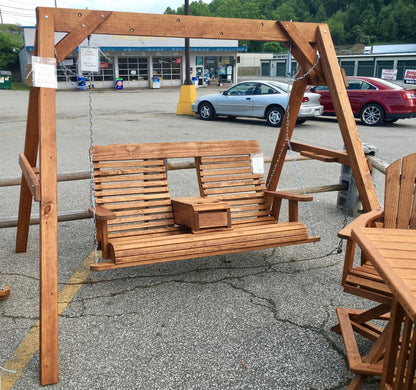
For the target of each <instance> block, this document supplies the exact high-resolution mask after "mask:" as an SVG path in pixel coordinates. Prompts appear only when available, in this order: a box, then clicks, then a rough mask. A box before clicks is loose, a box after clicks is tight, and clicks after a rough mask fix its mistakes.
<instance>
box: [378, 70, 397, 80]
mask: <svg viewBox="0 0 416 390" xmlns="http://www.w3.org/2000/svg"><path fill="white" fill-rule="evenodd" d="M381 78H382V79H384V80H396V79H397V69H382V70H381Z"/></svg>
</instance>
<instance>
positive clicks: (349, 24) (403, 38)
mask: <svg viewBox="0 0 416 390" xmlns="http://www.w3.org/2000/svg"><path fill="white" fill-rule="evenodd" d="M165 13H166V14H179V15H183V14H184V7H179V8H178V9H176V10H173V9H171V8H169V7H168V8H167V9H166V11H165ZM189 14H190V15H199V16H217V17H226V18H249V19H268V20H293V21H299V22H314V23H327V24H328V25H329V29H330V31H331V35H332V39H333V41H334V44H335V45H338V46H339V45H351V46H352V45H354V44H357V43H360V44H364V45H374V44H381V43H414V42H416V17H415V15H416V6H415V1H414V0H393V1H386V0H366V1H363V0H213V1H211V3H209V4H207V3H205V2H204V1H202V0H198V1H192V2H190V4H189ZM240 44H247V47H248V50H249V51H266V52H270V51H276V50H273V49H279V47H280V46H279V45H277V44H274V43H273V44H272V45H270V43H268V44H267V45H264V43H262V42H240ZM277 51H279V50H277Z"/></svg>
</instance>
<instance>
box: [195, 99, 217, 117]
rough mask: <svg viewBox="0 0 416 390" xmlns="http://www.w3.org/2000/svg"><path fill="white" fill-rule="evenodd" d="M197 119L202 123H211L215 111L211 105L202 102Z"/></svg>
mask: <svg viewBox="0 0 416 390" xmlns="http://www.w3.org/2000/svg"><path fill="white" fill-rule="evenodd" d="M198 114H199V118H200V119H202V120H204V121H212V120H213V119H214V117H215V110H214V107H212V104H211V103H208V102H203V103H201V104H200V105H199V107H198Z"/></svg>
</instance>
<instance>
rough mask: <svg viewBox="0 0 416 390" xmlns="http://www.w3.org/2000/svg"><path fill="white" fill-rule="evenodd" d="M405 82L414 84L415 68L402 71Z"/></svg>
mask: <svg viewBox="0 0 416 390" xmlns="http://www.w3.org/2000/svg"><path fill="white" fill-rule="evenodd" d="M404 83H405V84H416V70H411V69H406V71H405V73H404Z"/></svg>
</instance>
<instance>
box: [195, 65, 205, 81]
mask: <svg viewBox="0 0 416 390" xmlns="http://www.w3.org/2000/svg"><path fill="white" fill-rule="evenodd" d="M195 70H196V77H198V85H202V86H203V85H205V81H204V67H203V66H202V65H197V66H196V67H195Z"/></svg>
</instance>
